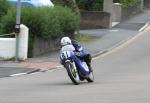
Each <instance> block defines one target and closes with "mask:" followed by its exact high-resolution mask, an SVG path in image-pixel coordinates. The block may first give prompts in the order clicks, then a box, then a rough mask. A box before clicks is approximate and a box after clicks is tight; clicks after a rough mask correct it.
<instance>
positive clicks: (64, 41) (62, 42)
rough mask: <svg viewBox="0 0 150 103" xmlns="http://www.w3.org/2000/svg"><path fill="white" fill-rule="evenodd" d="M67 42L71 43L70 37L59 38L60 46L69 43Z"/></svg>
mask: <svg viewBox="0 0 150 103" xmlns="http://www.w3.org/2000/svg"><path fill="white" fill-rule="evenodd" d="M69 44H71V39H70V38H69V37H63V38H62V39H61V45H62V46H65V45H69Z"/></svg>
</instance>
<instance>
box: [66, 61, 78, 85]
mask: <svg viewBox="0 0 150 103" xmlns="http://www.w3.org/2000/svg"><path fill="white" fill-rule="evenodd" d="M66 69H67V72H68V75H69V77H70V79H71V80H72V82H73V83H74V84H75V85H78V84H79V83H80V78H79V74H78V71H77V69H76V67H75V66H74V64H73V63H72V62H70V61H68V62H66Z"/></svg>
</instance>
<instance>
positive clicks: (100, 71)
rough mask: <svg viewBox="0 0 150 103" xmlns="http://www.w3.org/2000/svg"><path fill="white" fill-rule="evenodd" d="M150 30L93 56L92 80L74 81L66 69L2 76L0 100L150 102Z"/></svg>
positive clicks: (14, 102) (26, 102)
mask: <svg viewBox="0 0 150 103" xmlns="http://www.w3.org/2000/svg"><path fill="white" fill-rule="evenodd" d="M149 32H150V28H149V30H147V32H144V34H143V35H142V36H140V37H139V38H137V39H136V40H134V41H133V42H131V43H130V45H126V46H125V47H124V48H122V49H119V50H116V51H115V52H113V53H111V54H109V55H106V56H104V57H99V58H96V59H94V60H93V61H92V65H93V68H94V72H95V82H94V83H86V82H83V83H81V84H80V85H78V86H76V85H73V84H72V83H71V81H70V79H69V78H68V76H67V73H66V71H65V69H59V70H54V71H48V72H46V73H36V74H32V75H26V76H20V77H13V78H1V79H0V103H149V102H150V98H149V97H150V89H149V88H150V68H149V67H150V54H149V53H150V46H149V45H150V40H149V39H150V35H149Z"/></svg>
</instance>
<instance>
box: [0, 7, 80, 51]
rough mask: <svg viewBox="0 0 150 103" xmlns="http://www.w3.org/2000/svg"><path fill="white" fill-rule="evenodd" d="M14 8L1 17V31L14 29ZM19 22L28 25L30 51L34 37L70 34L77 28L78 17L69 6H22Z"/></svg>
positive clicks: (45, 37) (51, 37)
mask: <svg viewBox="0 0 150 103" xmlns="http://www.w3.org/2000/svg"><path fill="white" fill-rule="evenodd" d="M15 20H16V8H12V9H9V10H8V13H7V15H5V16H3V17H2V21H1V24H2V25H1V28H0V29H1V30H2V33H11V32H12V31H14V26H15ZM21 23H22V24H24V25H26V26H27V27H29V36H30V37H29V41H30V42H29V52H30V53H31V52H32V49H33V42H34V37H35V36H37V37H39V38H43V39H56V38H60V37H62V36H65V35H67V36H70V35H72V34H73V33H74V32H75V31H76V30H78V29H79V24H80V17H79V15H77V14H76V13H74V12H72V10H71V9H69V8H64V7H60V6H55V7H53V8H49V7H39V8H33V7H23V8H22V14H21Z"/></svg>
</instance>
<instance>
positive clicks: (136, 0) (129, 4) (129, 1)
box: [114, 0, 140, 8]
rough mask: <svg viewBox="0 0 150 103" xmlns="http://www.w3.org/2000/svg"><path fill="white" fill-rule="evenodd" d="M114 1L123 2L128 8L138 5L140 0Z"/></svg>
mask: <svg viewBox="0 0 150 103" xmlns="http://www.w3.org/2000/svg"><path fill="white" fill-rule="evenodd" d="M114 2H118V3H121V4H122V5H123V7H124V8H128V7H132V6H134V5H136V4H137V3H139V2H140V0H114Z"/></svg>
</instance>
